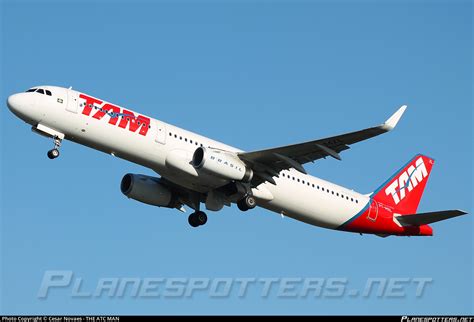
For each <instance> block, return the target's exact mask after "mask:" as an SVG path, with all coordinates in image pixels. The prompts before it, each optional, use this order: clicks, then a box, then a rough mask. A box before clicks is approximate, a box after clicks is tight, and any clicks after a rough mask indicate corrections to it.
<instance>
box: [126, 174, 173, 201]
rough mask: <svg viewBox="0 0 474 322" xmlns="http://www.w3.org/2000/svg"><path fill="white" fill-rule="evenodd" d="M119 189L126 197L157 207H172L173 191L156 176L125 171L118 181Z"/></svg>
mask: <svg viewBox="0 0 474 322" xmlns="http://www.w3.org/2000/svg"><path fill="white" fill-rule="evenodd" d="M120 190H121V191H122V193H123V194H124V195H125V196H127V197H128V198H132V199H135V200H137V201H140V202H143V203H146V204H149V205H152V206H158V207H167V208H174V207H175V206H176V201H175V198H173V193H172V192H171V191H170V190H169V189H168V188H167V187H166V186H164V185H163V184H161V183H160V181H159V179H158V178H154V177H150V176H146V175H143V174H132V173H127V174H126V175H125V176H124V177H123V178H122V182H121V183H120Z"/></svg>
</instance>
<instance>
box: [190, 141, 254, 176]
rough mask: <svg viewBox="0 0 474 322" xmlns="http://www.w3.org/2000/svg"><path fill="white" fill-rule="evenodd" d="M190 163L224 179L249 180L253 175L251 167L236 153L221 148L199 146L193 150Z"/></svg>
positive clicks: (198, 168) (200, 169)
mask: <svg viewBox="0 0 474 322" xmlns="http://www.w3.org/2000/svg"><path fill="white" fill-rule="evenodd" d="M191 164H192V165H193V167H194V168H196V170H198V171H203V172H206V173H208V174H211V175H215V176H217V177H220V178H223V179H226V180H237V181H242V182H250V180H252V177H253V171H252V169H250V168H249V167H247V165H246V164H245V163H244V162H243V161H242V160H241V159H239V157H238V156H237V155H235V154H232V153H230V152H226V151H222V150H216V149H210V148H208V149H206V148H204V147H199V148H197V149H196V151H194V154H193V159H192V161H191Z"/></svg>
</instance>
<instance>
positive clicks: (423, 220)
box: [395, 210, 467, 226]
mask: <svg viewBox="0 0 474 322" xmlns="http://www.w3.org/2000/svg"><path fill="white" fill-rule="evenodd" d="M465 214H467V212H464V211H462V210H444V211H434V212H424V213H419V214H414V215H403V216H398V217H395V218H396V219H397V220H398V222H399V223H400V224H402V225H404V226H421V225H428V224H432V223H434V222H437V221H441V220H446V219H449V218H454V217H457V216H462V215H465Z"/></svg>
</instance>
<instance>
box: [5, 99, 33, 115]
mask: <svg viewBox="0 0 474 322" xmlns="http://www.w3.org/2000/svg"><path fill="white" fill-rule="evenodd" d="M29 94H30V93H18V94H13V95H11V96H9V97H8V99H7V106H8V108H9V109H10V111H12V113H13V114H15V115H16V116H17V117H19V118H20V119H22V120H24V121H26V122H28V121H29V120H30V119H31V117H32V115H29V114H31V112H32V111H33V110H32V107H33V100H32V98H31V95H29Z"/></svg>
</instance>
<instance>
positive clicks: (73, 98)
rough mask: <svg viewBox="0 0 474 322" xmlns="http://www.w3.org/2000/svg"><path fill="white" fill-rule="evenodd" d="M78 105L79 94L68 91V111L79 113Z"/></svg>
mask: <svg viewBox="0 0 474 322" xmlns="http://www.w3.org/2000/svg"><path fill="white" fill-rule="evenodd" d="M78 105H79V102H78V93H77V92H76V91H73V90H70V89H68V90H67V104H66V111H69V112H72V113H77V109H78Z"/></svg>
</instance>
